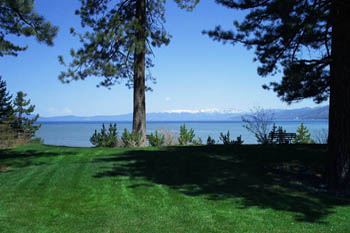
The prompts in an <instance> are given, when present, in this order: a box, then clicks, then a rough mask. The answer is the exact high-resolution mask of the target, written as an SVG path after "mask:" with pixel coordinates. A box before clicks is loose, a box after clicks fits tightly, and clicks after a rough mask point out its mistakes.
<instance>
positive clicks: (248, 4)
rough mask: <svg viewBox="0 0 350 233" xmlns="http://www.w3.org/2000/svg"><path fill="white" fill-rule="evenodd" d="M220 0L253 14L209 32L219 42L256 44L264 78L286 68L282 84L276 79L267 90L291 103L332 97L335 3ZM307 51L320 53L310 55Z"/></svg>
mask: <svg viewBox="0 0 350 233" xmlns="http://www.w3.org/2000/svg"><path fill="white" fill-rule="evenodd" d="M216 2H217V3H219V4H222V5H224V6H226V7H229V8H233V9H238V10H245V11H247V12H248V13H247V14H246V16H245V19H244V20H243V21H242V22H238V21H234V26H235V30H223V29H222V28H221V27H220V26H217V27H216V28H215V29H214V30H211V31H204V32H203V33H205V34H208V35H209V36H210V37H211V38H213V39H214V40H217V41H223V42H224V43H226V42H230V43H231V44H233V45H234V44H236V43H242V44H243V45H245V46H246V47H247V48H248V49H251V48H255V54H256V58H255V59H254V60H255V61H256V60H257V61H259V62H260V64H261V66H260V67H259V68H258V74H259V75H261V76H267V75H269V74H272V75H274V74H276V73H277V72H278V71H279V69H280V68H281V67H283V70H284V72H283V77H282V82H281V83H276V82H272V83H270V85H264V88H266V89H270V88H273V90H274V91H275V92H277V95H278V96H279V97H280V98H281V99H282V100H284V101H286V102H288V103H290V102H292V101H298V100H301V99H304V98H310V97H311V98H313V99H314V101H315V102H317V103H320V102H322V101H325V100H327V99H328V96H329V91H330V89H329V86H330V82H329V80H330V78H329V77H330V72H329V66H330V63H331V41H332V40H331V38H332V23H333V22H332V21H331V17H330V11H331V5H332V2H333V1H331V0H324V1H314V0H307V1H294V0H272V1H260V0H217V1H216ZM305 51H308V54H315V56H313V57H312V58H309V57H307V56H305ZM316 54H317V55H316ZM310 57H311V56H310Z"/></svg>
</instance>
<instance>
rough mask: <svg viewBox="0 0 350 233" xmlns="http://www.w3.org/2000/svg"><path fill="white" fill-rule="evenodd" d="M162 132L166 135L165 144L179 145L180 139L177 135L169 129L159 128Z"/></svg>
mask: <svg viewBox="0 0 350 233" xmlns="http://www.w3.org/2000/svg"><path fill="white" fill-rule="evenodd" d="M159 132H160V134H161V135H163V136H164V138H165V145H167V146H172V145H178V144H179V141H178V138H177V135H176V134H175V133H173V132H171V131H169V130H163V129H161V130H159Z"/></svg>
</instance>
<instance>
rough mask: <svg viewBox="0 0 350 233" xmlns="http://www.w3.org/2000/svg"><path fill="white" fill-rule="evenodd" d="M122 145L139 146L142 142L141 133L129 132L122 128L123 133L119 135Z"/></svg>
mask: <svg viewBox="0 0 350 233" xmlns="http://www.w3.org/2000/svg"><path fill="white" fill-rule="evenodd" d="M121 140H122V142H123V145H124V147H139V146H141V144H142V134H141V133H136V132H131V133H129V131H128V130H127V129H124V132H123V135H122V137H121Z"/></svg>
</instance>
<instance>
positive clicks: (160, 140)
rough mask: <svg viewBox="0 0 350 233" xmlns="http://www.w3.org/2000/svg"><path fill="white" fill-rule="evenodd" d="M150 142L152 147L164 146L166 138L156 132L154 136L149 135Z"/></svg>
mask: <svg viewBox="0 0 350 233" xmlns="http://www.w3.org/2000/svg"><path fill="white" fill-rule="evenodd" d="M148 141H149V144H151V146H162V145H164V143H165V136H164V135H162V134H160V133H158V131H157V130H156V131H155V132H154V134H153V133H151V134H150V135H149V138H148Z"/></svg>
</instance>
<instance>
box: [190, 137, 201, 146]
mask: <svg viewBox="0 0 350 233" xmlns="http://www.w3.org/2000/svg"><path fill="white" fill-rule="evenodd" d="M192 144H193V145H195V146H200V145H203V141H202V138H201V137H198V138H197V139H193V141H192Z"/></svg>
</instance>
